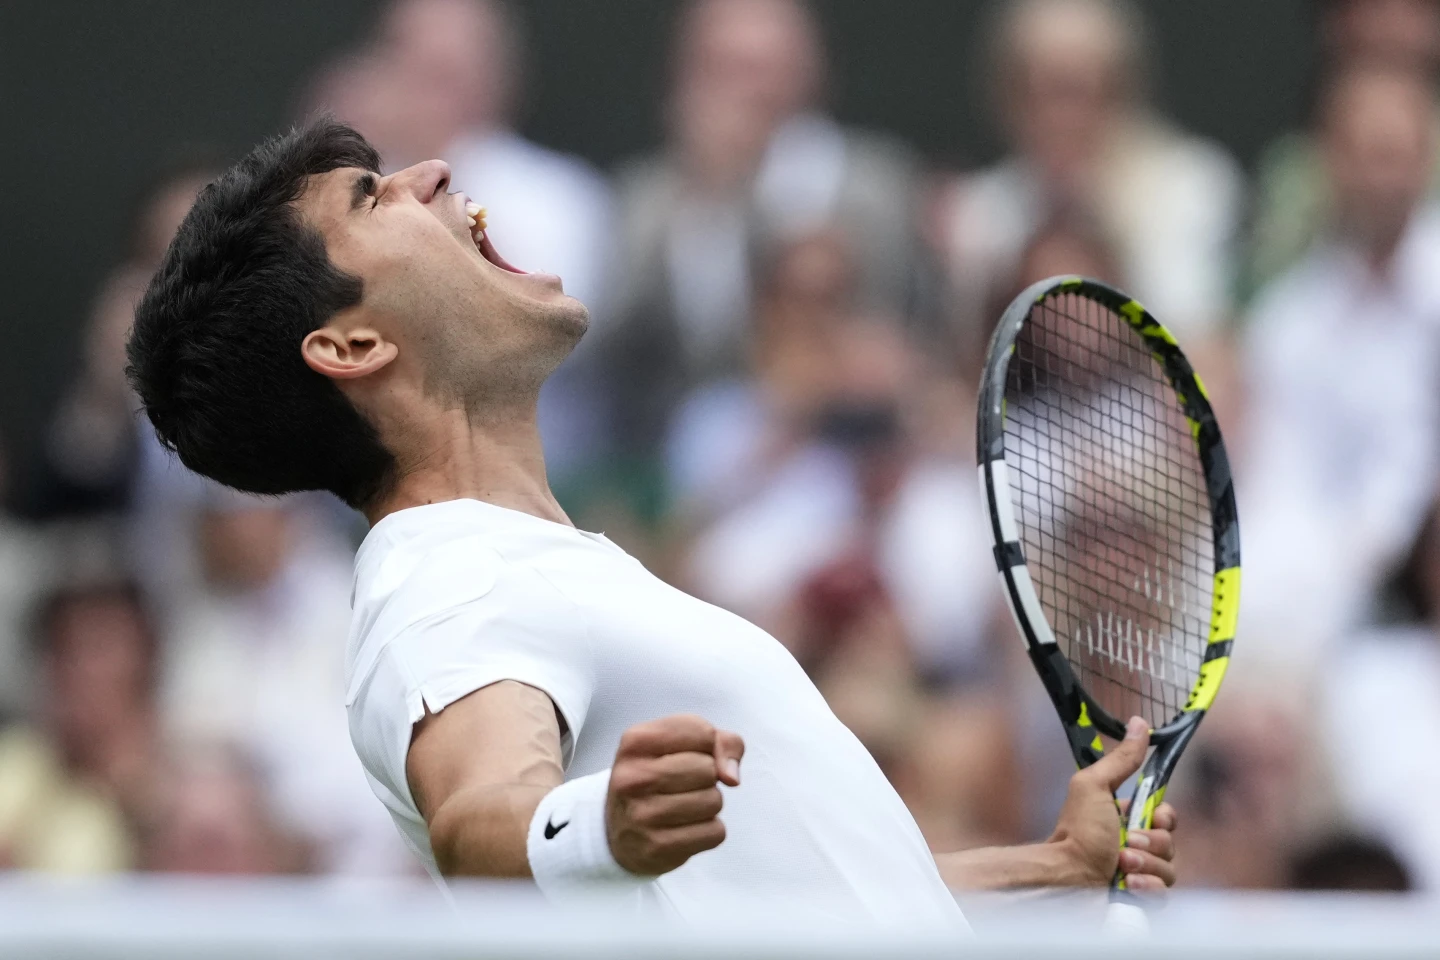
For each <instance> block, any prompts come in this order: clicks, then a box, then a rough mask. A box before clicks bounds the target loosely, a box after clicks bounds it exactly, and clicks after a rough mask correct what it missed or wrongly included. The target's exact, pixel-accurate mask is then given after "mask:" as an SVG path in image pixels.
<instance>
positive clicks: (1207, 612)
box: [978, 277, 1240, 930]
mask: <svg viewBox="0 0 1440 960" xmlns="http://www.w3.org/2000/svg"><path fill="white" fill-rule="evenodd" d="M978 442H979V461H980V478H981V483H982V485H983V486H984V489H985V497H986V501H987V503H988V505H989V508H990V525H991V530H992V532H993V533H994V538H995V562H996V564H997V565H998V566H999V568H1000V578H1001V580H1002V581H1003V584H1004V588H1005V597H1006V599H1007V600H1008V601H1009V603H1010V610H1011V612H1012V613H1013V614H1014V615H1015V622H1016V624H1018V625H1019V627H1020V632H1021V633H1022V634H1023V635H1024V637H1025V641H1026V644H1027V645H1028V647H1029V653H1030V660H1031V662H1033V663H1034V664H1035V669H1036V670H1037V671H1038V672H1039V674H1040V679H1041V680H1042V681H1044V683H1045V689H1046V690H1047V691H1048V692H1049V694H1050V699H1051V701H1053V703H1054V704H1055V709H1056V711H1057V712H1058V713H1059V714H1060V721H1061V723H1062V724H1064V727H1065V734H1066V736H1067V737H1068V738H1069V741H1070V748H1071V750H1072V752H1073V753H1074V754H1075V760H1076V762H1077V763H1079V765H1080V766H1081V767H1087V766H1089V765H1090V764H1092V763H1094V762H1095V761H1096V760H1098V759H1099V758H1100V756H1101V755H1102V753H1103V752H1104V749H1105V748H1104V745H1103V743H1102V742H1101V739H1100V735H1101V734H1103V735H1105V736H1107V737H1111V738H1113V739H1117V740H1118V739H1120V738H1122V737H1124V735H1125V720H1126V719H1127V718H1128V717H1131V716H1140V717H1143V718H1144V719H1145V720H1146V722H1148V723H1149V724H1150V727H1151V734H1150V743H1151V745H1152V746H1153V747H1154V750H1153V752H1152V753H1151V754H1150V757H1149V759H1148V760H1147V761H1146V763H1145V766H1144V767H1143V768H1142V769H1141V771H1140V776H1139V780H1138V782H1137V784H1136V787H1135V794H1134V797H1133V798H1132V799H1131V805H1130V813H1129V820H1128V822H1122V825H1121V837H1120V843H1121V846H1122V847H1123V846H1124V845H1125V837H1126V834H1127V832H1128V831H1130V830H1142V829H1147V828H1149V827H1150V825H1151V822H1152V820H1153V818H1154V814H1155V808H1156V807H1157V806H1158V805H1159V804H1160V801H1161V800H1162V799H1163V798H1164V796H1165V787H1166V784H1167V783H1168V782H1169V780H1170V774H1171V773H1172V772H1173V771H1174V769H1175V763H1176V761H1177V760H1178V759H1179V758H1180V754H1181V753H1182V752H1183V751H1184V749H1185V746H1186V744H1187V743H1189V742H1190V738H1191V737H1193V736H1194V735H1195V731H1196V729H1197V728H1198V727H1199V725H1200V721H1201V719H1203V718H1204V716H1205V711H1206V710H1207V709H1209V707H1210V704H1211V703H1213V702H1214V700H1215V693H1216V691H1217V690H1219V688H1220V681H1221V679H1222V678H1223V677H1224V675H1225V668H1226V665H1227V664H1228V663H1229V659H1230V651H1231V648H1232V647H1233V645H1234V637H1235V620H1236V615H1237V613H1238V611H1239V601H1240V527H1239V523H1238V520H1237V518H1236V514H1235V495H1234V490H1233V488H1232V485H1231V480H1230V464H1229V461H1228V460H1227V459H1226V456H1225V446H1224V444H1223V443H1222V441H1221V439H1220V428H1219V427H1218V426H1217V425H1216V423H1215V416H1214V414H1213V412H1212V411H1211V409H1210V401H1209V399H1208V398H1207V397H1206V394H1205V388H1204V386H1202V385H1201V383H1200V379H1199V377H1197V376H1196V375H1195V371H1194V370H1193V369H1192V368H1191V366H1190V363H1189V361H1188V360H1186V358H1185V355H1184V354H1183V353H1182V352H1181V351H1180V347H1179V345H1178V344H1177V343H1176V342H1175V338H1174V337H1173V336H1172V335H1171V334H1170V331H1168V330H1166V329H1165V328H1164V327H1163V326H1161V325H1160V324H1159V323H1157V322H1156V320H1155V318H1154V317H1152V316H1150V314H1149V313H1147V312H1146V311H1145V309H1144V308H1143V307H1141V306H1140V304H1138V303H1136V302H1135V301H1134V300H1132V299H1130V298H1129V297H1127V296H1126V295H1125V294H1123V293H1120V292H1119V291H1117V290H1114V289H1112V288H1110V287H1108V286H1105V285H1104V284H1102V283H1098V282H1096V281H1094V280H1088V279H1084V278H1081V277H1054V278H1051V279H1049V280H1044V281H1042V282H1040V283H1037V284H1035V285H1034V286H1032V287H1030V288H1029V289H1027V290H1026V291H1025V292H1024V293H1022V294H1020V296H1019V297H1017V298H1016V299H1015V301H1014V302H1013V303H1011V304H1010V306H1009V308H1008V309H1006V311H1005V313H1004V315H1003V316H1002V317H1001V318H1000V324H999V326H998V327H997V328H996V330H995V335H994V338H993V339H992V341H991V343H990V351H989V355H988V356H987V358H986V361H985V376H984V380H983V382H982V384H981V387H980V409H979V424H978ZM1107 921H1108V924H1109V925H1110V926H1111V927H1112V928H1113V927H1131V928H1138V929H1141V930H1143V929H1145V928H1146V918H1145V914H1144V912H1143V911H1142V910H1141V909H1140V907H1139V906H1138V904H1137V903H1136V902H1135V898H1134V896H1133V895H1132V894H1130V893H1128V892H1127V890H1126V886H1125V875H1124V874H1123V873H1121V872H1120V871H1119V870H1117V871H1116V873H1115V877H1114V880H1113V881H1112V882H1111V885H1110V908H1109V914H1108V917H1107Z"/></svg>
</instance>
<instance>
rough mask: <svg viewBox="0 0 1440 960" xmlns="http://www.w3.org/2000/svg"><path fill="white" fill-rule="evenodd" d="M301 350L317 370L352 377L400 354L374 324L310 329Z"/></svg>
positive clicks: (341, 378) (335, 375) (359, 375)
mask: <svg viewBox="0 0 1440 960" xmlns="http://www.w3.org/2000/svg"><path fill="white" fill-rule="evenodd" d="M300 354H301V356H303V357H304V358H305V363H306V364H307V365H308V366H309V367H310V369H311V370H314V371H315V372H316V373H321V374H324V375H325V376H327V377H329V378H330V379H332V380H353V379H355V378H357V377H364V376H368V375H369V374H372V373H374V372H375V371H377V370H379V369H380V368H381V367H384V366H385V365H386V364H387V363H389V362H390V361H391V360H394V359H395V358H396V357H397V356H399V355H400V349H399V347H397V346H396V345H395V343H394V341H392V340H387V339H385V337H384V336H383V335H382V334H381V333H380V332H379V331H378V330H375V329H374V328H373V327H350V328H342V327H336V326H325V327H321V328H320V329H319V330H312V331H310V333H309V334H308V335H307V336H306V337H305V340H304V341H303V342H302V343H301V344H300Z"/></svg>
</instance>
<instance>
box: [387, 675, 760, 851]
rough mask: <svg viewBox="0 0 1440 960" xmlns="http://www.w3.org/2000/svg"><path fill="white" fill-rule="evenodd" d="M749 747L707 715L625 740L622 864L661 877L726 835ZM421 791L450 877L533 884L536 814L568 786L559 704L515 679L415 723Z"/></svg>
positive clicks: (413, 770) (612, 792)
mask: <svg viewBox="0 0 1440 960" xmlns="http://www.w3.org/2000/svg"><path fill="white" fill-rule="evenodd" d="M744 751H745V745H744V743H743V742H742V741H741V739H740V738H739V737H738V736H736V735H735V734H733V733H729V732H727V731H724V730H716V729H715V728H714V727H712V726H711V725H710V724H708V723H706V722H705V721H704V720H702V719H700V718H699V717H691V716H675V717H665V718H662V719H660V720H652V721H650V722H648V723H642V724H638V725H636V726H634V727H631V728H630V729H629V730H627V731H626V732H625V735H624V736H623V737H621V739H620V748H619V751H618V752H617V754H616V757H615V764H614V767H613V770H612V772H611V775H610V785H609V794H608V797H607V802H606V817H605V819H606V839H607V840H608V842H609V846H610V850H611V855H612V856H613V857H614V859H615V861H616V862H617V863H618V864H620V866H622V867H624V868H625V869H626V870H628V871H630V872H631V873H634V874H637V875H640V876H654V875H657V874H661V873H666V872H668V871H670V870H673V869H675V868H676V867H678V866H680V865H681V864H682V863H684V862H685V861H686V860H688V859H689V858H690V857H691V856H693V855H695V854H696V853H699V852H701V851H704V850H709V849H711V848H712V847H716V846H718V845H719V844H720V843H721V842H722V841H723V840H724V839H725V826H724V824H723V823H721V822H720V820H719V814H720V810H721V807H722V805H723V800H722V798H721V796H720V790H719V788H718V786H717V784H721V783H724V784H726V785H728V786H737V785H738V784H739V782H740V767H739V764H740V758H741V756H742V755H743V754H744ZM405 774H406V777H407V779H408V781H409V783H410V792H411V794H412V795H413V796H414V798H415V804H416V806H417V807H419V809H420V813H421V815H422V816H423V817H424V818H425V823H426V825H427V826H428V827H429V829H430V848H431V850H433V851H434V853H435V862H436V864H437V865H438V866H439V867H440V872H441V873H443V874H445V875H446V876H487V877H528V876H531V872H530V859H529V855H528V853H527V850H526V840H527V837H528V834H529V831H530V821H531V820H532V819H533V818H534V816H535V809H536V808H537V807H538V806H539V805H540V802H541V801H542V800H543V799H544V798H545V795H546V794H548V793H549V792H550V791H551V790H553V789H555V788H556V787H558V786H559V785H560V783H561V782H562V781H563V780H564V771H563V769H562V766H561V755H560V722H559V719H558V718H557V716H556V713H555V707H554V705H553V704H552V703H551V701H550V698H549V697H548V696H547V695H546V694H545V693H543V692H541V691H540V690H537V689H535V688H534V687H529V686H526V685H525V684H522V683H518V682H516V681H513V680H506V681H502V682H500V683H495V684H492V685H490V686H488V687H482V688H481V689H479V690H476V691H475V692H474V693H471V694H470V695H469V696H466V697H462V698H461V699H459V700H457V701H455V702H454V703H453V704H451V705H450V706H448V707H446V708H445V709H444V710H442V711H441V712H440V713H437V714H429V713H427V714H426V715H425V717H424V719H422V720H421V721H420V722H419V723H417V724H416V725H415V731H414V733H413V735H412V737H411V741H410V753H409V755H408V757H407V758H406V761H405Z"/></svg>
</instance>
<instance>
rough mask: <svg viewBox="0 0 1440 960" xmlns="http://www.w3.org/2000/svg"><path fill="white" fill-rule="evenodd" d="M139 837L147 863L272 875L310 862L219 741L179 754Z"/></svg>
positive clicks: (255, 781) (252, 777)
mask: <svg viewBox="0 0 1440 960" xmlns="http://www.w3.org/2000/svg"><path fill="white" fill-rule="evenodd" d="M142 839H143V843H142V849H141V864H142V865H143V866H144V868H145V869H147V870H155V871H161V872H168V873H193V874H269V873H295V872H297V871H300V870H302V869H303V868H304V867H305V866H306V865H307V864H306V859H305V858H306V851H305V850H304V849H303V848H302V845H301V844H299V843H298V842H296V841H295V839H294V838H292V837H290V836H287V835H286V834H285V833H284V832H283V831H282V830H281V829H280V827H279V826H278V824H277V823H276V820H275V817H274V815H273V813H272V812H271V811H270V810H269V809H268V808H267V804H266V800H265V795H264V792H263V791H262V790H261V789H260V786H259V777H258V776H257V774H256V772H255V771H254V770H253V769H252V768H251V767H250V766H248V765H247V764H246V763H245V761H244V759H243V758H242V757H241V756H240V755H239V754H238V753H236V752H235V751H233V750H225V749H223V748H210V749H193V750H190V751H188V752H187V753H185V754H183V755H182V756H181V757H180V758H179V761H178V763H177V764H176V765H175V768H174V769H173V770H172V771H171V773H170V775H169V777H168V778H167V781H166V789H165V790H164V792H163V794H162V797H161V799H160V802H159V803H158V804H157V806H156V809H155V812H154V816H153V817H151V818H150V821H149V828H148V830H147V831H145V833H144V834H143V838H142Z"/></svg>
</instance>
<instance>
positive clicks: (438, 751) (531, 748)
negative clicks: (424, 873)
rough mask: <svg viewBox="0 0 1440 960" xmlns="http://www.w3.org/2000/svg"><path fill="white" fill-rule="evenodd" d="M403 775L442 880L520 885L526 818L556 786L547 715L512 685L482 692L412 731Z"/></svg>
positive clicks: (553, 739) (554, 732)
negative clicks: (515, 880) (485, 879)
mask: <svg viewBox="0 0 1440 960" xmlns="http://www.w3.org/2000/svg"><path fill="white" fill-rule="evenodd" d="M405 774H406V777H407V779H408V780H409V783H410V792H411V794H412V795H413V796H414V797H415V804H416V806H418V807H419V808H420V814H421V815H422V816H423V817H424V818H425V823H426V824H427V825H428V826H429V828H430V847H431V849H432V850H433V851H434V853H435V862H436V863H437V864H438V865H439V867H440V872H441V873H443V874H445V875H446V876H467V875H468V876H489V877H528V876H530V861H529V859H528V858H527V856H526V853H525V837H526V833H527V831H528V830H529V826H530V819H531V817H533V816H534V814H535V808H536V806H538V805H539V803H540V801H541V799H543V798H544V796H545V794H547V793H549V792H550V791H551V790H552V789H554V788H555V787H557V786H559V784H560V782H561V780H562V779H564V773H563V770H562V767H561V758H560V722H559V720H558V719H557V718H556V715H555V707H554V705H553V704H552V703H551V702H550V698H549V697H548V696H546V695H545V694H544V693H542V692H541V691H539V690H537V689H535V688H534V687H528V686H526V685H525V684H523V683H518V682H516V681H514V680H504V681H501V682H500V683H495V684H491V685H490V686H488V687H482V688H481V689H479V690H476V691H475V692H474V693H471V694H469V695H468V696H466V697H462V698H461V699H459V700H457V701H455V702H454V703H452V704H451V705H450V706H448V707H446V708H445V709H444V710H442V711H441V712H440V713H436V714H431V713H427V714H426V715H425V717H424V719H422V720H421V721H420V722H419V723H417V724H416V725H415V731H414V734H413V736H412V738H411V741H410V753H409V756H408V757H407V758H406V761H405Z"/></svg>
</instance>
